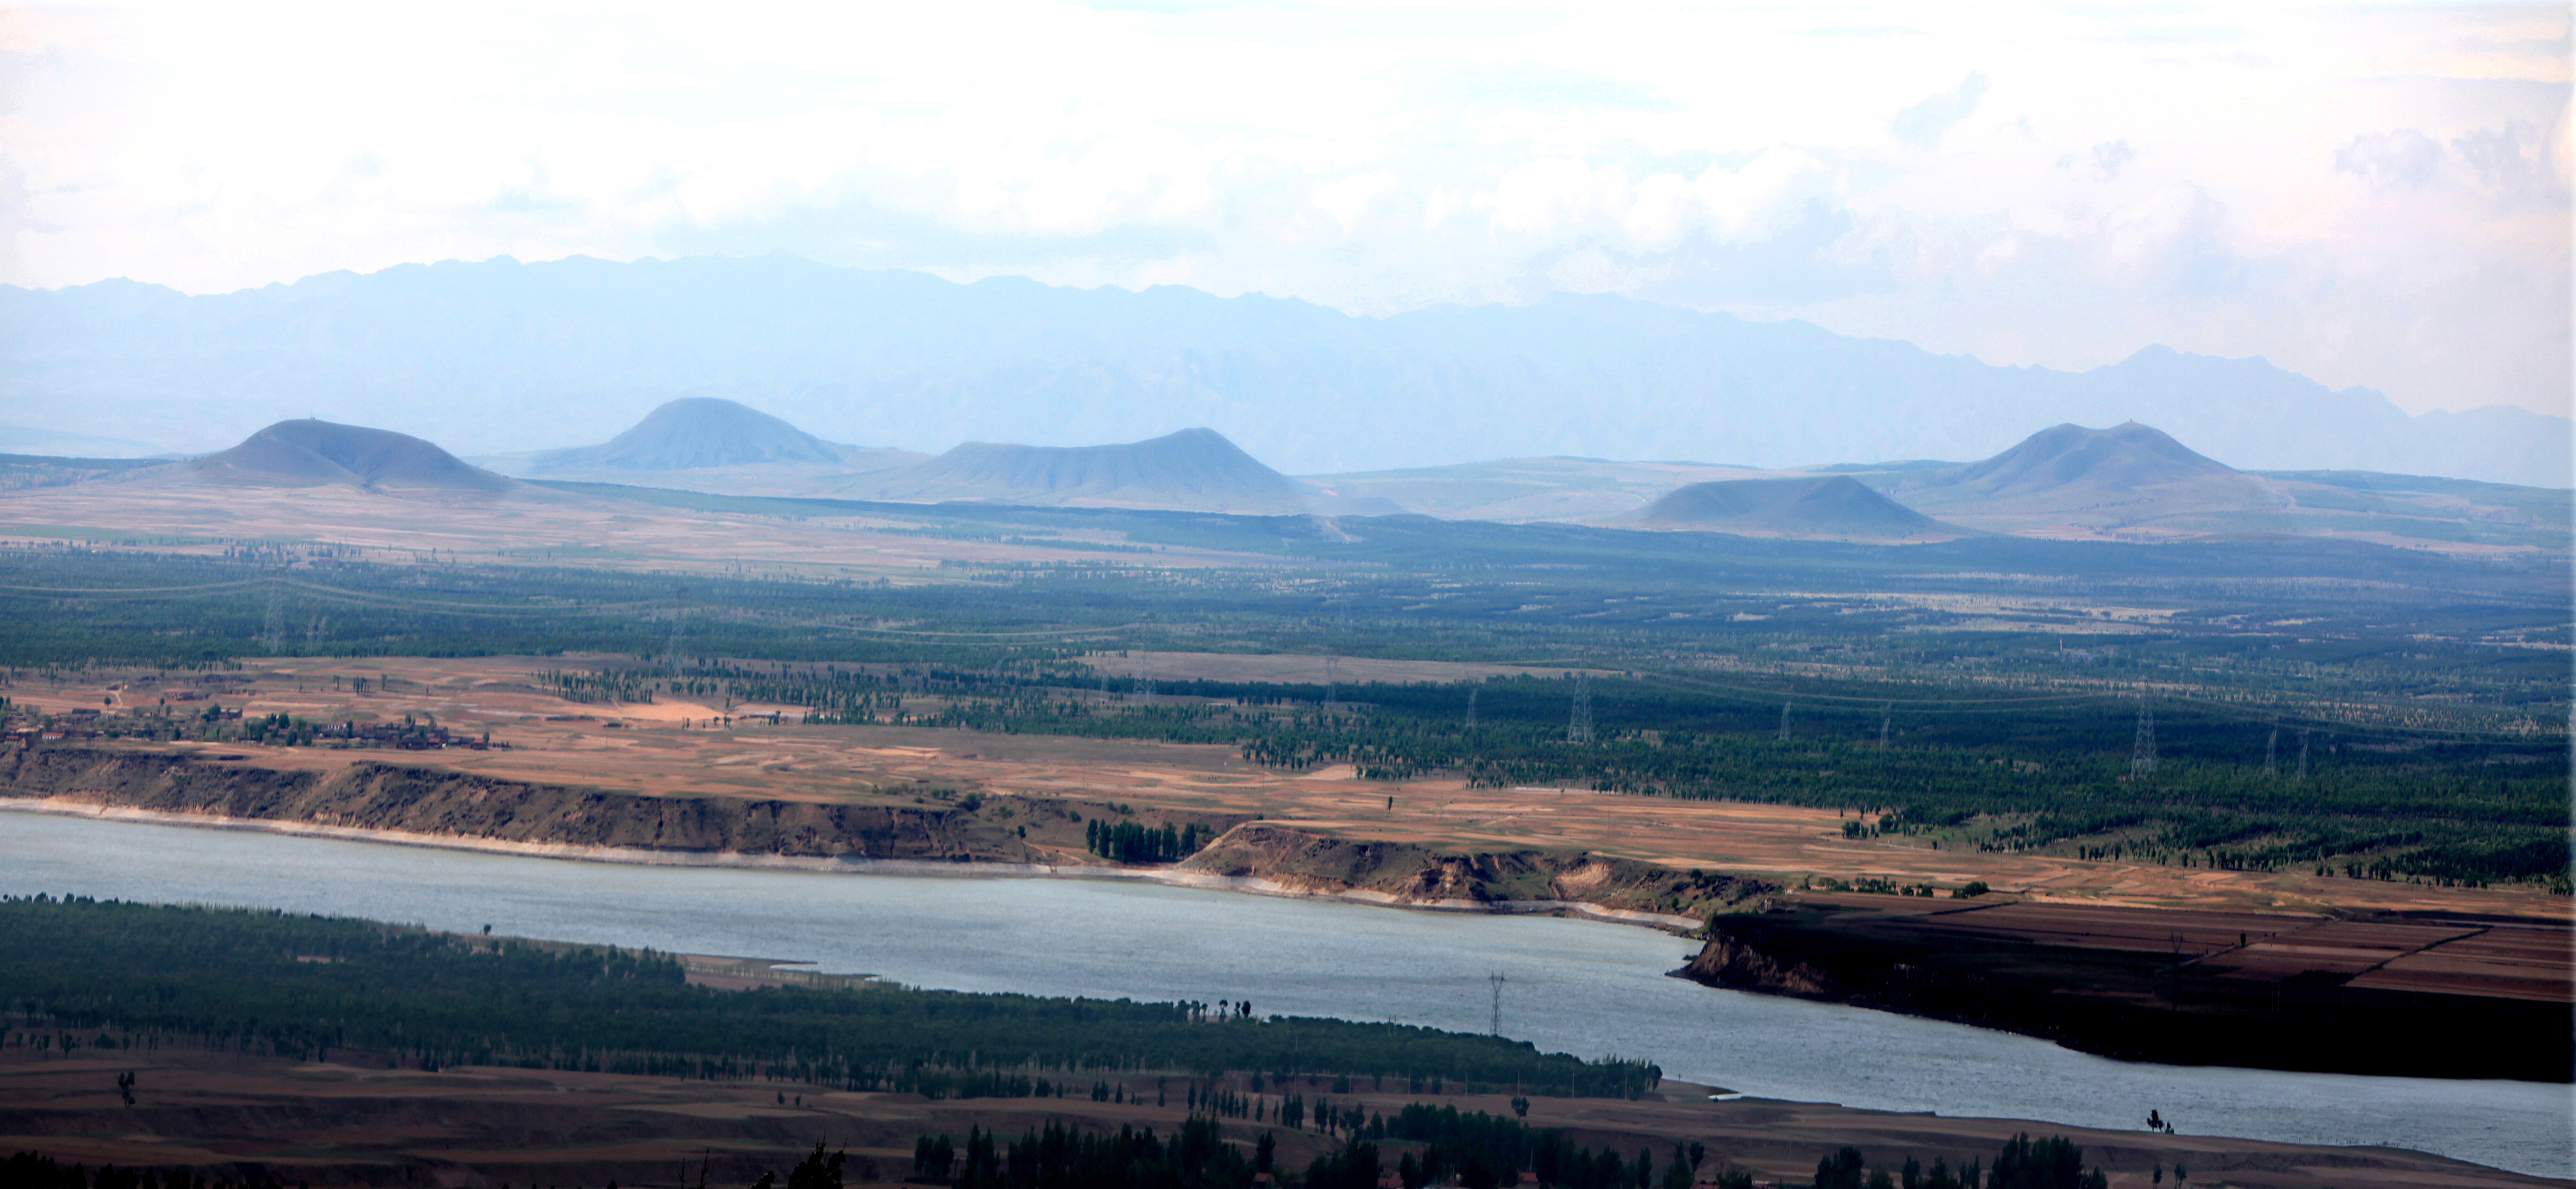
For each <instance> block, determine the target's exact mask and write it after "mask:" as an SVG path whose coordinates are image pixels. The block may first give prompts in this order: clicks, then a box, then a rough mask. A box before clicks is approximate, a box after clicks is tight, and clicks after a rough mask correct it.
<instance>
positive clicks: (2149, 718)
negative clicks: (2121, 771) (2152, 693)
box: [2129, 690, 2156, 780]
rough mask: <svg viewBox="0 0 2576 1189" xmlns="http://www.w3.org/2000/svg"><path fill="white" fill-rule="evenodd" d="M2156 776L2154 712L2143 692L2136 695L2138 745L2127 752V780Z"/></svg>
mask: <svg viewBox="0 0 2576 1189" xmlns="http://www.w3.org/2000/svg"><path fill="white" fill-rule="evenodd" d="M2155 774H2156V712H2155V710H2154V708H2152V707H2150V706H2149V705H2148V704H2147V695H2146V692H2145V691H2144V690H2141V691H2139V693H2138V745H2137V746H2136V747H2135V748H2132V749H2131V750H2130V752H2129V779H2131V780H2144V779H2146V778H2147V777H2150V776H2153V775H2155Z"/></svg>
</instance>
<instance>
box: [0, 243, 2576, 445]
mask: <svg viewBox="0 0 2576 1189" xmlns="http://www.w3.org/2000/svg"><path fill="white" fill-rule="evenodd" d="M0 358H6V359H8V360H9V361H10V365H9V366H8V367H7V368H5V369H0V402H5V403H6V404H7V405H8V406H9V407H11V408H13V409H25V410H35V409H42V410H45V411H46V413H47V419H48V420H47V423H46V425H45V426H44V428H46V429H47V430H50V431H57V432H72V433H87V434H93V435H105V436H113V437H118V438H138V437H139V438H148V439H150V440H149V442H148V443H147V444H148V445H149V446H151V448H152V450H174V451H190V450H204V449H208V448H211V447H213V446H215V445H217V444H219V443H222V442H226V441H230V440H233V439H234V438H236V437H237V436H238V435H239V434H240V433H241V432H242V430H243V428H244V427H246V426H250V425H258V424H263V423H266V422H268V421H273V420H276V419H279V418H282V417H289V416H301V415H305V414H306V413H308V412H310V413H312V414H314V415H317V416H322V417H329V418H334V419H337V420H343V421H360V420H363V421H365V422H367V423H370V424H378V425H386V426H390V427H393V428H398V429H403V430H406V431H409V432H412V433H418V434H425V435H434V436H436V437H437V438H438V439H439V440H440V441H442V442H446V443H449V444H451V445H454V446H457V447H459V448H461V449H465V450H467V451H469V452H474V453H500V452H506V451H526V450H533V449H537V448H540V447H545V446H558V445H575V444H580V443H589V442H596V441H598V440H599V438H598V427H599V426H600V425H601V424H602V422H603V419H619V420H622V419H624V418H627V417H640V416H642V415H644V414H645V413H646V412H647V411H648V410H650V409H652V408H653V407H654V406H656V405H659V404H661V403H663V402H664V401H667V400H670V399H671V398H673V397H677V396H685V395H689V394H692V393H698V392H705V391H723V392H726V393H728V394H729V395H732V396H734V397H735V398H736V399H739V400H742V401H744V402H747V403H750V404H755V405H758V406H759V407H761V408H763V409H765V410H767V411H769V412H771V413H773V414H775V415H777V416H780V417H784V418H787V419H789V420H791V421H794V422H795V423H796V424H797V425H799V426H801V427H803V428H804V429H805V430H806V431H808V432H811V433H813V434H816V435H818V436H820V437H822V438H826V439H832V440H840V441H853V440H855V441H868V442H903V443H910V444H914V445H920V446H931V445H947V444H952V443H956V442H963V441H990V440H993V439H994V438H996V437H998V436H1005V435H1007V437H1008V438H1009V439H1010V440H1013V441H1019V442H1026V443H1030V444H1033V445H1045V446H1073V445H1081V444H1084V443H1091V442H1100V441H1121V440H1133V439H1137V438H1143V437H1148V436H1151V435H1154V434H1158V433H1161V432H1164V431H1165V430H1167V429H1169V428H1170V427H1172V426H1175V425H1213V426H1218V427H1221V428H1223V429H1224V430H1225V432H1226V433H1227V434H1228V435H1229V436H1231V437H1232V438H1233V439H1234V440H1235V441H1237V442H1239V443H1241V444H1242V445H1243V446H1244V447H1245V448H1246V449H1247V450H1249V451H1250V452H1252V453H1253V454H1255V455H1257V456H1259V457H1261V458H1263V459H1265V460H1267V461H1269V462H1271V463H1273V464H1275V465H1277V466H1279V467H1281V468H1282V469H1284V470H1287V471H1289V472H1291V473H1338V472H1353V471H1375V470H1386V469H1391V468H1401V467H1422V466H1433V465H1440V464H1447V463H1459V462H1471V461H1475V460H1479V459H1494V458H1528V457H1534V456H1545V455H1580V456H1585V457H1592V458H1708V459H1723V460H1726V461H1728V462H1732V463H1741V464H1745V465H1749V466H1756V467H1763V468H1783V467H1804V466H1812V465H1816V464H1824V463H1835V462H1857V461H1868V460H1874V459H1891V458H1954V459H1955V458H1984V457H1987V456H1990V455H1993V454H1995V453H1997V452H1999V451H2001V450H2003V449H2005V448H2006V447H2009V446H2011V445H2012V444H2013V443H2014V442H2016V441H2018V440H2020V439H2021V438H2022V437H2024V436H2026V435H2027V434H2028V433H2029V432H2030V430H2031V428H2032V427H2034V426H2042V425H2054V424H2058V423H2060V422H2074V423H2078V424H2085V425H2110V424H2117V423H2119V422H2122V421H2128V420H2136V421H2141V422H2146V423H2148V424H2153V425H2164V426H2189V427H2191V434H2190V436H2191V438H2192V441H2193V444H2194V445H2195V446H2196V447H2197V448H2198V449H2200V450H2201V451H2203V452H2204V453H2207V454H2208V455H2210V456H2211V457H2214V458H2216V459H2218V460H2219V461H2221V462H2224V463H2226V464H2227V465H2229V466H2232V467H2237V468H2239V469H2246V470H2368V471H2379V472H2389V473H2407V474H2423V475H2441V476H2449V477H2456V478H2466V479H2478V480H2485V481H2492V482H2508V483H2521V484H2536V485H2543V486H2558V487H2565V486H2568V485H2570V483H2571V482H2576V479H2571V470H2576V464H2571V459H2576V425H2571V423H2570V422H2569V421H2568V419H2566V418H2565V417H2557V416H2543V415H2541V414H2538V413H2534V412H2530V411H2528V410H2523V409H2519V408H2513V407H2506V406H2498V407H2494V408H2489V409H2478V410H2471V411H2468V412H2463V413H2444V412H2432V413H2425V414H2422V415H2417V416H2410V415H2409V414H2407V413H2406V412H2405V411H2404V410H2403V409H2400V408H2399V407H2398V406H2397V405H2396V404H2395V403H2393V402H2391V401H2390V400H2389V399H2388V397H2386V396H2384V395H2382V394H2380V393H2378V392H2375V391H2372V390H2369V389H2366V388H2344V389H2330V388H2328V387H2326V386H2325V385H2323V384H2320V383H2317V382H2316V381H2314V380H2311V379H2309V378H2307V377H2305V376H2301V375H2298V374H2295V373H2292V372H2287V371H2284V370H2282V369H2280V368H2278V367H2274V366H2273V365H2271V364H2270V363H2268V362H2265V361H2263V360H2261V359H2219V358H2213V357H2209V356H2203V355H2193V354H2187V353H2184V352H2179V351H2174V350H2170V349H2166V348H2162V347H2148V348H2145V349H2142V350H2140V351H2138V352H2137V353H2135V354H2134V355H2132V356H2131V357H2129V358H2127V359H2124V360H2121V361H2119V362H2117V363H2113V364H2108V365H2106V366H2102V367H2096V368H2093V369H2091V370H2088V371H2081V372H2075V371H2061V370H2055V369H2050V368H2044V367H1999V366H1993V365H1989V364H1987V363H1984V362H1981V361H1979V360H1977V359H1974V358H1970V357H1966V356H1952V355H1938V354H1934V353H1932V352H1929V351H1925V350H1922V349H1920V348H1917V347H1914V346H1912V345H1909V344H1906V343H1901V342H1893V341H1888V340H1873V339H1860V338H1851V337H1846V336H1842V335H1837V334H1833V333H1831V332H1828V331H1826V330H1823V329H1820V328H1818V327H1815V326H1812V325H1808V324H1805V323H1800V322H1755V321H1748V320H1745V319H1742V318H1737V317H1733V316H1730V315H1726V314H1720V313H1703V312H1699V311H1694V310H1687V309H1679V308H1674V307H1671V306H1662V305H1655V304H1652V303H1648V302H1641V301H1632V300H1628V299H1624V298H1619V297H1612V296H1606V295H1593V296H1574V295H1557V296H1553V297H1549V298H1546V299H1544V300H1541V301H1539V302H1536V303H1534V304H1531V305H1526V306H1502V305H1487V306H1473V307H1468V306H1440V307H1432V308H1428V309H1422V310H1415V311H1412V312H1408V313H1403V314H1397V315H1394V316H1390V317H1384V318H1375V317H1354V316H1350V315H1345V314H1342V313H1339V312H1337V311H1334V310H1331V309H1326V308H1324V307H1321V306H1316V305H1311V304H1308V303H1305V302H1299V301H1289V300H1280V299H1275V298H1269V297H1264V296H1260V295H1257V294H1253V295H1246V296H1242V297H1235V298H1219V297H1215V296H1213V295H1210V294H1206V293H1201V292H1198V291H1195V290H1190V289H1183V288H1177V287H1158V288H1154V289H1149V290H1145V291H1143V292H1128V291H1124V290H1119V289H1115V288H1100V289H1077V288H1070V287H1053V286H1047V285H1041V284H1038V283H1036V282H1033V281H1029V280H1025V279H1017V278H992V279H987V280H983V281H978V282H975V283H973V284H963V285H961V284H955V283H951V282H949V281H945V280H941V279H939V278H936V277H932V276H928V275H924V274H921V273H912V272H901V271H884V272H872V271H864V270H857V269H843V268H832V267H828V266H825V265H820V264H815V263H812V262H809V261H804V260H799V259H796V258H794V257H790V256H783V255H773V256H764V257H751V258H718V257H698V258H688V259H680V260H667V261H657V260H638V261H634V262H631V263H617V262H610V261H604V260H594V259H588V258H582V257H573V258H569V259H564V260H557V261H552V262H547V263H542V264H522V263H519V262H517V261H514V260H509V259H506V258H503V259H494V260H489V261H484V262H481V263H472V264H468V263H457V262H446V263H440V264H434V265H402V266H398V267H395V268H389V269H386V270H384V271H382V272H377V273H372V274H367V275H357V274H353V273H331V274H325V275H321V276H315V277H309V278H306V279H304V280H302V281H299V282H296V283H294V284H291V285H271V286H266V287H263V288H259V289H250V290H243V291H241V292H237V293H226V294H212V295H206V296H195V297H192V296H186V295H183V294H180V293H178V292H176V291H173V290H170V289H165V288H161V287H158V286H153V285H144V284H138V283H135V282H132V281H106V282H100V283H98V284H94V285H85V286H79V287H75V288H68V289H60V290H47V291H35V290H27V289H18V288H10V287H5V286H0ZM15 419H16V420H19V421H25V420H26V419H27V418H26V416H25V415H23V414H22V415H18V416H17V417H16V418H15ZM47 448H48V449H63V450H66V451H67V452H79V453H92V452H94V451H91V450H89V449H87V448H76V447H47ZM96 452H101V453H103V452H104V451H96ZM139 452H142V453H150V452H151V450H146V451H139Z"/></svg>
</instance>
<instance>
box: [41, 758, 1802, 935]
mask: <svg viewBox="0 0 2576 1189" xmlns="http://www.w3.org/2000/svg"><path fill="white" fill-rule="evenodd" d="M0 792H5V793H8V794H14V795H10V796H6V797H0V809H9V810H18V811H26V812H45V813H63V814H70V815H74V816H85V817H98V818H106V819H113V820H124V821H138V822H153V823H156V824H162V825H183V826H197V827H204V828H212V829H231V830H259V831H266V832H271V833H281V834H297V835H305V836H310V837H321V838H337V839H344V840H349V841H362V842H376V843H385V844H391V845H401V846H425V847H434V848H440V849H449V850H472V851H482V852H487V853H494V854H511V855H521V856H526V857H532V858H548V859H566V860H575V861H585V862H604V863H623V864H630V865H640V866H684V867H736V868H750V869H771V870H797V871H830V872H846V873H877V874H903V875H939V874H965V873H971V874H974V875H978V876H1006V877H1009V876H1021V877H1040V878H1079V879H1112V880H1140V881H1149V882H1157V883H1167V884H1173V885H1178V886H1183V887H1196V888H1208V889H1216V890H1224V891H1235V892H1245V893H1251V894H1256V895H1267V896H1290V897H1299V898H1315V899H1327V900H1340V901H1347V902H1351V903H1360V904H1373V905H1381V906H1386V907H1398V908H1414V909H1422V910H1428V911H1438V912H1481V913H1539V914H1564V915H1579V916H1584V917H1589V918H1592V919H1597V920H1604V921H1613V922H1617V923H1621V924H1631V925H1644V926H1648V927H1652V928H1658V929H1664V930H1667V931H1676V932H1679V931H1690V930H1695V929H1697V928H1698V927H1699V926H1700V925H1701V923H1702V921H1703V920H1704V918H1705V915H1706V914H1707V913H1709V912H1711V911H1721V910H1726V909H1730V908H1734V907H1738V906H1742V905H1746V904H1748V903H1756V904H1758V903H1760V902H1762V898H1764V897H1766V896H1769V895H1771V894H1773V893H1776V892H1777V891H1778V890H1779V889H1778V887H1777V885H1775V884H1772V883H1770V882H1768V881H1764V880H1756V879H1740V878H1736V877H1733V876H1728V875H1723V874H1712V873H1708V872H1696V873H1690V874H1685V873H1682V872H1678V871H1674V870H1672V869H1670V868H1667V867H1662V866H1659V865H1656V864H1651V863H1643V862H1639V861H1636V860H1633V859H1624V858H1616V857H1608V856H1598V855H1594V854H1591V853H1589V852H1585V851H1570V850H1543V849H1532V848H1523V849H1514V850H1498V851H1479V852H1455V851H1445V850H1441V849H1437V848H1433V847H1428V846H1423V845H1420V844H1413V843H1399V842H1381V841H1373V840H1354V839H1348V838H1342V837H1337V836H1333V835H1329V834H1326V833H1322V832H1319V831H1316V830H1313V829H1307V828H1301V827H1299V826H1297V825H1296V824H1293V823H1285V822H1265V821H1259V820H1251V819H1246V818H1242V817H1240V816H1235V815H1226V814H1220V813H1207V812H1196V813H1181V812H1171V811H1156V810H1152V809H1148V810H1144V811H1142V812H1139V811H1138V810H1136V809H1135V808H1133V807H1131V806H1128V805H1124V804H1120V803H1117V802H1112V801H1106V800H1102V801H1080V800H1070V799H1064V798H1040V797H1019V796H1007V795H1000V796H991V797H986V796H981V795H969V796H958V795H956V794H955V793H954V792H953V791H952V790H930V791H927V792H924V793H920V794H915V795H914V796H913V797H912V802H913V803H910V804H906V803H903V802H902V801H901V800H900V799H899V798H890V797H883V796H880V797H877V798H875V799H874V800H873V801H872V802H821V801H813V800H802V799H789V798H779V797H709V796H657V795H649V794H641V793H631V792H623V791H617V790H610V789H599V788H586V787H582V786H577V785H560V784H542V783H535V782H528V781H517V780H509V779H505V778H499V777H493V776H485V775H479V774H472V773H462V772H456V771H453V770H449V769H443V768H429V767H422V766H414V765H401V764H390V763H383V762H378V761H373V760H359V761H356V762H351V763H346V764H342V765H338V766H335V767H331V768H325V769H307V768H273V767H267V766H263V765H260V764H257V763H253V762H250V761H249V757H248V756H247V755H246V754H229V753H222V752H214V753H208V752H199V751H189V750H178V749H155V748H139V747H68V746H54V747H31V746H20V747H15V748H9V749H6V750H0ZM1095 822H1096V823H1101V824H1114V825H1134V826H1137V827H1140V828H1141V829H1142V830H1143V831H1145V832H1147V833H1149V834H1152V833H1164V832H1168V833H1170V834H1172V835H1174V836H1175V837H1177V836H1180V835H1181V833H1182V831H1183V830H1184V829H1186V830H1187V831H1188V832H1189V833H1190V834H1193V835H1199V836H1210V837H1212V838H1213V841H1211V842H1209V843H1207V844H1206V845H1205V846H1203V847H1201V848H1200V849H1198V850H1197V851H1196V852H1195V853H1193V854H1190V855H1189V856H1187V857H1186V858H1182V859H1181V860H1180V861H1179V862H1175V863H1165V864H1121V863H1113V862H1110V861H1108V860H1106V859H1104V858H1101V857H1099V856H1096V855H1093V854H1090V853H1088V848H1086V847H1084V846H1083V845H1082V843H1083V842H1084V840H1085V838H1086V830H1085V827H1086V825H1088V824H1090V823H1095Z"/></svg>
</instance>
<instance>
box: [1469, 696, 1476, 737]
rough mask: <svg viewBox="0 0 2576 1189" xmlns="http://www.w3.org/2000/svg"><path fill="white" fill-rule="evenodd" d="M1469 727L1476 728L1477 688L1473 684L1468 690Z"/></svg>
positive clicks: (1470, 728)
mask: <svg viewBox="0 0 2576 1189" xmlns="http://www.w3.org/2000/svg"><path fill="white" fill-rule="evenodd" d="M1467 729H1468V730H1470V731H1472V730H1475V729H1476V690H1475V688H1474V687H1473V686H1470V687H1468V690H1467Z"/></svg>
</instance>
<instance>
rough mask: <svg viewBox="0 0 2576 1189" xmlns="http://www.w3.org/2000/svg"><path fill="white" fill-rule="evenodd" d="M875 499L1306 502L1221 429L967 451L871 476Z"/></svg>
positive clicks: (978, 445)
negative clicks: (1126, 439)
mask: <svg viewBox="0 0 2576 1189" xmlns="http://www.w3.org/2000/svg"><path fill="white" fill-rule="evenodd" d="M851 494H854V495H855V494H864V495H867V496H869V497H872V498H876V499H887V500H908V501H935V500H978V501H983V502H987V503H1011V504H1093V505H1114V506H1124V507H1138V508H1180V509H1191V510H1200V511H1222V512H1268V513H1293V512H1301V511H1303V510H1305V506H1306V500H1305V492H1304V490H1303V489H1302V488H1300V487H1299V486H1298V484H1297V482H1296V481H1295V480H1293V479H1290V478H1289V477H1288V476H1286V475H1282V474H1280V473H1279V472H1277V471H1274V470H1272V469H1270V468H1269V467H1267V466H1264V465H1262V463H1261V460H1259V459H1256V458H1254V457H1252V456H1251V455H1249V454H1246V453H1244V452H1243V451H1242V449H1241V448H1239V447H1237V446H1236V445H1235V444H1234V443H1233V442H1230V441H1227V440H1226V438H1225V435H1223V434H1220V433H1218V432H1217V431H1215V430H1213V429H1185V430H1181V431H1180V432H1178V433H1171V434H1165V435H1163V436H1162V437H1159V438H1152V439H1148V440H1146V441H1142V442H1125V443H1120V444H1117V445H1109V446H1014V445H1004V444H1000V443H994V442H968V443H965V444H964V445H961V446H958V447H957V448H956V449H953V450H950V451H949V452H947V453H945V454H942V455H940V456H939V457H937V458H934V459H931V460H930V461H928V462H924V463H919V464H916V465H914V466H908V467H905V468H903V469H901V470H898V471H894V472H892V473H889V474H884V475H872V476H869V478H868V480H867V483H866V487H865V490H864V491H861V490H856V489H854V490H853V491H852V492H851Z"/></svg>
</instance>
